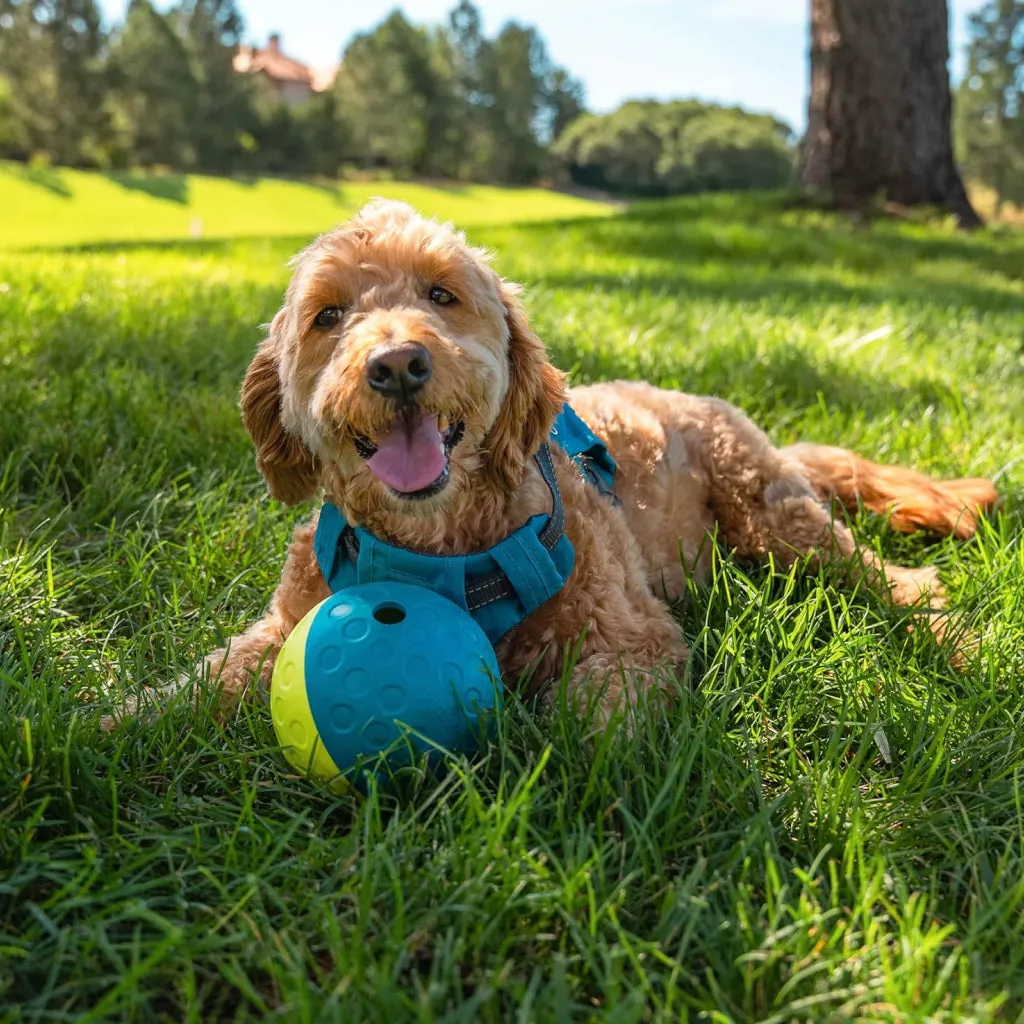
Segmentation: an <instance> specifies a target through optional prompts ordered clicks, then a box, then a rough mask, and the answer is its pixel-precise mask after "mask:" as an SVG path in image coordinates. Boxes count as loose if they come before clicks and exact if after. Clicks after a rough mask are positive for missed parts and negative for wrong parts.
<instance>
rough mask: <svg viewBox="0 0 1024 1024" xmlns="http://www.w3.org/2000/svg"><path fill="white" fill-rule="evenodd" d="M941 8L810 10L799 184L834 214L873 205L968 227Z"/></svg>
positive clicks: (900, 4)
mask: <svg viewBox="0 0 1024 1024" xmlns="http://www.w3.org/2000/svg"><path fill="white" fill-rule="evenodd" d="M948 61H949V10H948V7H947V2H946V0H811V96H810V104H809V109H808V121H807V137H806V139H805V140H804V149H803V158H802V166H801V180H802V181H803V184H804V185H805V186H807V187H808V188H813V189H818V190H821V191H824V192H827V193H829V194H831V195H832V196H833V198H834V199H835V200H836V202H838V203H839V204H840V205H842V206H852V207H862V206H864V205H865V204H866V203H869V202H871V201H872V200H873V199H875V198H876V197H878V196H879V195H882V196H884V197H885V198H886V199H889V200H891V201H892V202H896V203H900V204H902V205H904V206H918V205H922V204H926V205H936V206H943V207H945V208H947V209H949V210H950V211H951V212H952V213H954V214H955V215H956V217H957V219H958V221H959V222H960V224H961V226H963V227H977V226H978V225H979V224H981V220H980V218H979V217H978V215H977V214H976V213H975V212H974V208H973V207H972V206H971V203H970V200H969V199H968V198H967V193H966V191H965V190H964V186H963V182H962V181H961V180H960V173H959V171H958V170H957V168H956V164H955V163H954V161H953V140H952V133H951V129H950V113H951V109H952V100H951V96H950V87H949V71H948V68H947V63H948Z"/></svg>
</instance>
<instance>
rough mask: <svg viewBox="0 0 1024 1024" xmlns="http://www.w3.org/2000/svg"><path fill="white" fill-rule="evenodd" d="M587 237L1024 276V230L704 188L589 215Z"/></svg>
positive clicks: (774, 262) (641, 248) (633, 249)
mask: <svg viewBox="0 0 1024 1024" xmlns="http://www.w3.org/2000/svg"><path fill="white" fill-rule="evenodd" d="M589 241H590V243H591V244H592V245H594V247H595V248H598V249H600V250H603V251H607V252H610V253H614V254H619V255H623V254H625V255H631V256H636V257H638V258H640V259H657V260H671V261H673V262H680V263H700V262H703V261H705V260H712V259H713V260H729V261H730V262H735V263H736V264H737V265H738V266H742V265H743V264H746V263H757V264H759V265H761V266H766V267H769V268H772V269H783V268H791V267H794V266H801V265H804V266H807V265H810V266H816V265H821V264H823V263H824V264H828V265H835V266H836V267H837V268H842V269H849V270H854V271H864V272H870V273H872V274H879V273H886V272H891V273H892V274H893V275H895V276H896V277H897V278H902V277H904V276H905V275H906V274H907V273H908V271H913V270H914V269H915V268H917V267H919V266H920V265H921V264H928V263H935V262H939V261H962V262H968V263H970V264H971V267H972V270H974V271H977V270H979V269H980V270H983V271H985V272H987V273H990V274H996V275H999V276H1001V277H1003V278H1005V279H1006V280H1007V282H1012V283H1016V282H1020V281H1022V280H1024V233H1017V234H1013V233H1007V232H998V233H991V232H985V231H980V232H975V233H973V234H971V235H965V234H963V233H958V234H948V235H947V234H941V233H939V232H938V231H937V230H936V229H935V228H931V229H928V228H926V227H922V226H920V225H914V224H906V223H903V222H900V221H876V222H874V223H873V224H871V225H869V226H855V225H854V224H852V223H851V222H850V221H849V220H848V219H846V218H844V217H842V216H841V215H835V214H829V215H825V214H821V213H816V212H813V211H803V210H796V209H794V208H793V206H792V201H791V197H788V196H785V195H763V194H761V195H756V194H755V195H746V196H743V195H705V196H695V197H689V198H686V199H679V200H669V201H663V202H658V203H653V202H643V203H638V204H635V205H634V206H632V207H631V208H630V209H629V211H628V212H627V213H626V214H625V215H623V216H620V217H613V218H607V219H601V220H597V221H595V222H594V230H593V231H592V237H591V238H590V239H589Z"/></svg>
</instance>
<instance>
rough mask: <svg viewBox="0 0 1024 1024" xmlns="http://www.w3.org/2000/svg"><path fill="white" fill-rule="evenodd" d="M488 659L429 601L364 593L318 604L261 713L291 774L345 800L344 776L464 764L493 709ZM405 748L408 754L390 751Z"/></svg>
mask: <svg viewBox="0 0 1024 1024" xmlns="http://www.w3.org/2000/svg"><path fill="white" fill-rule="evenodd" d="M499 680H500V675H499V670H498V661H497V658H496V656H495V653H494V648H493V647H492V646H491V643H490V641H489V640H488V639H487V636H486V635H485V634H484V632H483V630H482V629H481V628H480V627H479V626H478V625H477V623H476V622H475V621H474V620H473V618H472V617H471V616H470V615H469V614H467V613H466V612H465V611H463V610H462V609H461V608H459V607H458V606H457V605H455V604H454V603H452V602H451V601H449V600H448V599H447V598H444V597H441V596H440V595H439V594H436V593H434V592H433V591H431V590H427V589H425V588H423V587H417V586H412V585H410V584H405V583H368V584H362V585H359V586H355V587H349V588H347V589H345V590H341V591H339V592H338V593H336V594H333V595H332V596H331V597H329V598H327V600H326V601H323V602H321V603H320V604H318V605H317V606H316V607H315V608H314V609H313V610H312V611H310V612H309V614H308V615H306V617H305V618H304V619H302V621H301V622H299V624H298V625H297V626H296V627H295V629H294V630H293V631H292V632H291V634H290V635H289V636H288V638H287V640H286V641H285V643H284V645H283V646H282V648H281V651H280V653H279V654H278V657H277V662H276V663H275V665H274V674H273V679H272V682H271V689H270V709H271V717H272V719H273V723H274V731H275V732H276V734H277V738H278V741H279V742H280V744H281V746H282V748H283V749H284V754H285V757H286V758H287V759H288V761H289V763H290V764H291V765H292V767H294V768H295V769H296V770H297V771H298V772H301V773H302V774H304V775H307V774H308V775H311V776H313V777H315V778H319V779H321V780H329V781H332V784H333V786H334V788H336V789H339V790H340V789H345V788H346V787H347V782H346V779H350V778H352V776H353V769H356V768H358V767H360V766H362V765H365V764H371V765H372V764H373V763H375V762H377V763H379V762H380V755H381V754H382V753H384V752H388V757H387V759H388V760H390V761H391V762H392V763H393V764H394V763H397V762H401V760H402V758H403V756H406V757H407V755H408V752H409V747H410V746H411V747H412V749H413V751H415V752H416V753H422V752H423V751H425V750H428V749H431V748H440V749H442V750H447V751H451V752H452V753H472V752H473V751H474V750H476V749H477V748H478V747H479V745H480V743H481V741H482V740H483V739H484V738H485V736H486V735H487V732H488V730H489V728H490V726H492V725H493V721H494V712H495V711H497V710H498V709H499V707H500V703H501V689H500V682H499ZM403 737H408V741H409V742H408V743H404V742H403V743H397V742H396V741H399V740H401V739H402V738H403Z"/></svg>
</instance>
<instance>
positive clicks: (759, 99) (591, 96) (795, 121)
mask: <svg viewBox="0 0 1024 1024" xmlns="http://www.w3.org/2000/svg"><path fill="white" fill-rule="evenodd" d="M454 3H455V0H403V2H401V3H396V0H360V2H359V3H358V4H356V3H351V2H342V0H286V2H282V0H239V6H240V9H241V11H242V13H243V15H244V16H245V21H246V25H247V30H248V31H247V35H248V37H249V41H250V42H263V41H264V40H265V39H266V37H267V36H268V35H269V34H270V33H271V32H274V31H277V32H280V33H281V36H282V48H283V49H284V51H285V52H286V53H287V54H288V55H289V56H293V57H296V58H298V59H300V60H303V61H305V62H306V63H309V64H313V65H316V66H320V65H329V64H332V63H334V62H335V61H336V60H337V59H338V57H339V55H340V53H341V51H342V49H343V47H344V44H345V43H346V41H347V40H348V39H350V38H351V37H352V36H353V35H354V34H355V33H357V32H360V31H363V30H365V29H368V28H371V27H372V26H373V25H375V24H376V23H377V22H379V21H380V20H381V19H382V18H383V17H385V15H387V13H388V12H389V11H391V10H392V9H394V8H395V7H396V6H400V7H401V8H402V9H403V10H404V11H405V12H406V14H407V15H408V16H409V17H410V18H411V19H412V20H414V21H418V22H437V21H440V20H441V19H443V18H444V16H445V14H446V13H447V11H448V10H449V9H450V8H451V7H452V6H454ZM100 5H101V7H102V8H103V9H104V11H105V13H106V16H107V18H108V21H109V20H116V19H119V18H120V17H122V16H123V12H124V9H125V7H126V5H127V4H126V0H100ZM160 6H165V5H164V4H160ZM477 6H478V7H479V8H480V10H481V12H482V14H483V18H484V25H485V28H486V29H487V31H488V32H493V31H495V30H497V29H499V28H500V27H501V25H502V24H504V22H506V21H508V20H510V19H513V18H514V19H516V20H518V21H520V22H524V23H526V24H532V25H535V26H537V28H539V29H540V31H541V34H542V35H543V36H544V38H545V40H546V41H547V44H548V49H549V50H550V52H551V55H552V56H553V57H554V59H555V60H556V61H557V62H558V63H560V64H562V65H564V66H565V67H567V68H568V69H569V70H570V71H571V72H572V73H573V74H575V75H576V76H577V77H578V78H581V79H582V80H583V82H584V83H585V85H586V88H587V100H588V104H589V106H590V107H591V109H594V110H599V111H600V110H608V109H611V108H613V107H615V106H617V105H618V104H619V103H621V102H622V101H623V100H625V99H630V98H634V97H641V96H644V97H646V96H651V97H655V98H659V99H668V98H674V97H690V96H696V97H699V98H701V99H708V100H714V101H718V102H725V103H737V104H740V105H741V106H744V107H747V108H748V109H751V110H759V111H768V112H771V113H774V114H776V115H778V116H781V117H782V118H783V119H784V120H786V121H788V122H789V123H790V124H791V125H793V126H794V127H796V128H797V129H800V128H802V127H803V124H804V119H805V109H804V107H805V103H806V94H807V10H808V8H809V6H810V3H809V0H478V3H477ZM979 6H981V0H951V3H950V7H951V22H952V45H953V51H954V54H953V73H954V76H957V75H958V74H959V69H960V68H961V67H962V63H963V62H962V51H963V39H964V26H965V23H966V17H967V14H968V13H969V12H970V11H972V10H975V9H977V8H978V7H979Z"/></svg>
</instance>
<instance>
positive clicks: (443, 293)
mask: <svg viewBox="0 0 1024 1024" xmlns="http://www.w3.org/2000/svg"><path fill="white" fill-rule="evenodd" d="M430 301H431V302H433V303H434V305H435V306H454V305H455V304H456V303H457V302H458V301H459V300H458V299H457V298H455V296H454V295H452V293H451V292H450V291H448V289H447V288H442V287H441V286H440V285H439V284H435V285H433V286H432V287H431V289H430Z"/></svg>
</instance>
